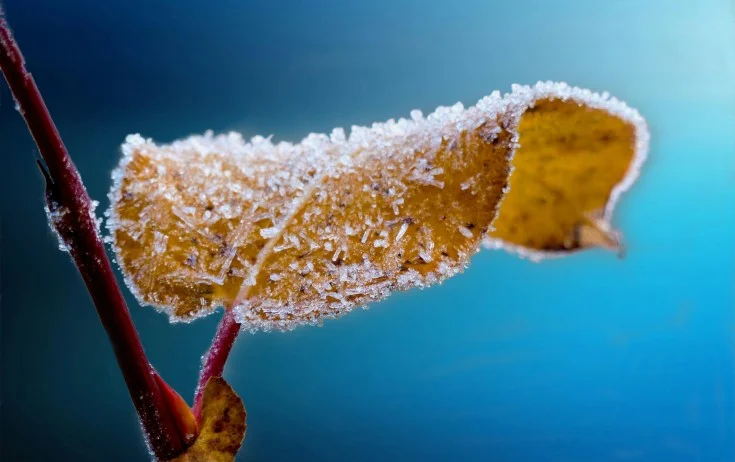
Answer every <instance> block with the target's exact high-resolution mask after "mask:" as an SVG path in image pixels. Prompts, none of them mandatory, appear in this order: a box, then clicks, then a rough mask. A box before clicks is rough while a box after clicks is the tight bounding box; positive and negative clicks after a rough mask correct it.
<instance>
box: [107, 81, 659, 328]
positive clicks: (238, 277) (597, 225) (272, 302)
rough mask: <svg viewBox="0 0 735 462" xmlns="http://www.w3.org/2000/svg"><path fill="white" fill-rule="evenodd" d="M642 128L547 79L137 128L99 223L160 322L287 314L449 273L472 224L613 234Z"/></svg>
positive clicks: (539, 247) (555, 233)
mask: <svg viewBox="0 0 735 462" xmlns="http://www.w3.org/2000/svg"><path fill="white" fill-rule="evenodd" d="M519 143H520V147H518V146H519ZM646 143H647V131H646V129H645V123H644V122H643V119H642V118H641V117H640V116H639V115H638V113H637V112H636V111H635V110H633V109H630V108H628V107H627V106H625V105H624V104H623V103H621V102H618V101H617V100H614V99H610V98H609V97H607V96H604V95H603V96H601V95H597V94H593V93H591V92H589V91H586V90H579V89H576V88H571V87H569V86H567V85H566V84H552V83H543V84H538V85H537V86H536V87H534V88H529V87H518V86H516V87H514V89H513V92H512V93H511V94H509V95H507V96H506V97H505V98H501V97H500V95H499V94H498V93H497V92H496V93H493V94H492V95H491V96H489V97H486V98H484V99H482V100H480V101H479V102H478V104H477V105H476V106H473V107H470V108H467V109H465V108H464V107H462V105H461V104H457V105H455V106H453V107H451V108H439V109H437V111H436V112H435V113H433V114H431V115H430V116H428V117H426V118H424V117H423V116H422V115H421V113H420V112H419V111H414V112H412V114H411V120H403V119H401V120H399V121H398V122H395V121H392V120H391V121H389V122H387V123H383V124H374V125H373V126H372V127H371V128H362V127H353V128H352V132H351V134H350V136H349V138H347V137H346V136H345V134H344V132H343V131H342V130H341V129H337V130H335V131H334V132H333V133H332V134H331V136H329V137H328V136H325V135H310V136H309V137H307V138H306V139H304V140H303V141H302V142H301V143H299V144H295V145H293V144H289V143H280V144H277V145H274V144H272V143H271V142H270V140H267V139H264V138H262V137H256V138H254V139H253V140H252V141H251V142H250V143H245V142H244V141H243V140H242V138H241V137H240V136H239V135H238V134H234V133H231V134H228V135H222V136H216V137H215V136H212V135H211V133H208V134H206V135H205V136H193V137H190V138H188V139H185V140H181V141H177V142H174V143H173V144H170V145H162V146H159V145H156V144H154V143H153V142H152V141H150V140H144V139H143V138H141V137H140V136H137V135H134V136H130V137H128V139H127V143H126V144H125V145H124V146H123V152H124V154H125V155H124V157H123V160H122V162H121V165H120V167H119V168H118V169H117V170H116V172H115V174H114V175H115V176H114V178H115V184H114V186H113V189H112V191H111V194H110V197H111V200H112V208H111V210H110V219H109V220H108V227H109V228H110V231H111V234H112V239H113V241H114V244H115V251H116V254H117V259H118V262H119V263H120V265H121V267H122V269H123V272H124V273H125V276H126V281H127V282H128V285H129V286H131V287H132V288H133V290H134V292H135V294H136V296H137V297H138V299H139V300H141V301H142V302H144V303H147V304H151V305H154V306H156V307H159V308H162V309H164V310H166V311H167V312H168V313H169V314H170V316H171V318H172V320H190V319H193V318H195V317H197V316H201V315H205V314H208V313H211V312H213V311H214V309H215V308H216V307H218V306H226V307H228V309H234V310H235V311H236V315H237V318H238V321H239V322H240V323H241V324H242V325H243V327H244V328H246V329H250V330H259V329H262V330H271V329H291V328H293V327H295V326H297V325H300V324H315V323H318V322H320V321H321V319H323V318H325V317H336V316H339V315H341V314H344V313H347V312H349V311H350V310H352V309H353V308H354V307H356V306H362V305H365V304H367V303H370V302H372V301H376V300H380V299H382V298H384V297H386V296H387V295H388V294H389V293H390V292H391V291H394V290H405V289H409V288H412V287H426V286H428V285H430V284H432V283H435V282H439V281H441V280H443V279H446V278H447V277H450V276H452V275H454V274H456V273H457V272H460V271H462V270H463V269H464V267H465V266H466V265H467V263H468V261H469V258H470V257H471V256H472V255H473V254H474V253H475V252H476V251H477V250H478V248H479V244H480V243H481V241H483V240H484V242H485V243H486V244H487V245H489V246H494V247H498V246H504V247H510V248H513V249H516V250H521V251H522V252H524V253H528V254H531V255H534V256H536V255H540V251H546V252H550V251H553V252H559V251H568V250H574V249H577V248H582V247H587V246H591V245H604V246H607V247H616V246H617V234H615V233H614V232H613V231H612V229H611V227H610V226H609V222H610V216H611V213H612V207H613V204H614V202H615V199H616V198H617V197H618V195H619V194H620V193H621V192H622V191H623V190H624V189H625V188H627V187H628V186H629V185H630V183H632V181H633V180H634V178H635V175H636V174H637V171H638V166H639V165H640V162H642V159H643V157H644V154H645V148H646ZM514 153H515V157H514V158H513V161H512V162H513V166H514V167H515V171H514V173H513V174H512V175H511V176H510V192H509V193H508V194H505V190H506V188H507V186H508V182H509V174H510V168H511V164H510V160H509V159H510V158H511V156H512V155H513V154H514ZM503 196H505V198H504V199H503ZM501 199H502V202H501ZM499 203H500V204H502V205H501V206H500V207H501V210H500V215H499V217H498V218H497V219H496V212H497V210H498V204H499ZM493 227H495V229H493Z"/></svg>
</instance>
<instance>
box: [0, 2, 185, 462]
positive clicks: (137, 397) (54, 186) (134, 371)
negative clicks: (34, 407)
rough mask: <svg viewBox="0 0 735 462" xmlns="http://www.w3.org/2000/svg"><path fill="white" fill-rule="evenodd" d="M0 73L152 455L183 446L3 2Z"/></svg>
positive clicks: (177, 420) (51, 213)
mask: <svg viewBox="0 0 735 462" xmlns="http://www.w3.org/2000/svg"><path fill="white" fill-rule="evenodd" d="M0 70H1V71H2V73H3V74H4V75H5V79H6V80H7V82H8V86H9V87H10V90H11V92H12V93H13V95H14V96H15V99H16V102H17V103H18V106H19V108H20V112H21V114H22V115H23V118H24V119H25V121H26V124H27V125H28V130H29V131H30V132H31V135H32V136H33V139H34V140H35V142H36V145H37V146H38V150H39V151H40V153H41V157H43V160H44V161H45V164H46V166H47V170H44V176H45V177H46V183H47V184H46V199H47V206H48V209H49V217H50V218H51V224H52V225H53V226H54V227H55V229H56V231H57V232H58V234H59V238H60V239H61V241H62V242H63V244H64V246H65V247H66V248H67V249H68V250H69V252H70V254H71V257H72V258H73V260H74V263H75V265H76V267H77V269H78V270H79V274H80V275H81V276H82V279H84V283H85V284H86V285H87V289H88V290H89V293H90V295H91V296H92V300H93V301H94V305H95V307H96V309H97V314H98V315H99V317H100V320H101V321H102V325H103V326H104V327H105V330H106V331H107V335H108V337H109V339H110V342H111V343H112V347H113V349H114V351H115V356H116V357H117V361H118V364H119V366H120V370H121V371H122V374H123V377H124V378H125V382H126V384H127V387H128V391H129V392H130V397H131V398H132V400H133V404H134V405H135V408H136V410H137V411H138V416H139V417H140V421H141V424H142V426H143V430H144V432H145V434H146V437H147V440H148V443H149V445H150V447H151V450H152V451H153V452H154V453H155V455H156V456H158V457H159V458H169V457H172V456H174V455H176V454H178V453H180V452H181V451H183V450H184V449H185V442H184V439H185V437H184V436H182V432H181V425H180V420H181V416H177V415H176V413H173V412H171V406H170V405H169V404H168V403H167V400H166V399H167V398H166V397H165V396H164V394H163V393H162V391H161V388H160V387H159V386H158V382H157V380H156V377H155V372H154V371H153V368H152V366H151V365H150V363H149V362H148V359H147V358H146V355H145V352H144V351H143V346H142V344H141V342H140V339H139V338H138V333H137V331H136V329H135V326H134V325H133V321H132V319H131V317H130V313H129V311H128V308H127V306H126V305H125V300H124V299H123V296H122V293H121V291H120V288H119V287H118V285H117V282H116V280H115V276H114V273H113V271H112V267H111V265H110V261H109V260H108V258H107V254H106V252H105V248H104V244H103V243H102V240H101V239H100V236H99V232H98V229H97V220H96V217H95V214H94V207H93V206H92V205H91V202H90V199H89V196H88V195H87V191H86V190H85V188H84V185H83V184H82V179H81V177H80V176H79V172H78V171H77V169H76V167H75V166H74V163H73V162H72V161H71V158H70V157H69V154H68V152H67V151H66V148H65V147H64V143H63V142H62V140H61V136H60V135H59V132H58V131H57V130H56V126H55V125H54V122H53V120H52V119H51V115H50V114H49V112H48V109H47V108H46V105H45V103H44V102H43V99H42V97H41V94H40V92H39V90H38V87H37V86H36V83H35V82H34V80H33V77H32V76H31V75H30V74H29V73H28V71H27V70H26V68H25V62H24V59H23V55H22V54H21V52H20V49H19V48H18V45H17V43H16V42H15V40H14V39H13V36H12V33H11V31H10V27H9V26H8V24H7V22H6V20H5V14H4V12H3V9H2V6H0ZM39 165H40V163H39Z"/></svg>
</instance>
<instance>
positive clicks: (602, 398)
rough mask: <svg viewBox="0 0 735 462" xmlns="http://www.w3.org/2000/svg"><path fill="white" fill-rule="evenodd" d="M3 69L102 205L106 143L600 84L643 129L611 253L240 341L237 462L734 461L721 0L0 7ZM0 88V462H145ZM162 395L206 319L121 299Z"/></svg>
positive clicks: (486, 266)
mask: <svg viewBox="0 0 735 462" xmlns="http://www.w3.org/2000/svg"><path fill="white" fill-rule="evenodd" d="M5 8H6V10H7V15H8V17H9V20H10V21H11V23H12V24H13V26H14V29H15V33H16V36H17V39H18V41H19V42H20V44H21V46H22V47H23V50H24V52H25V54H26V58H27V61H28V65H29V67H30V69H31V70H32V72H33V73H34V76H35V78H36V80H37V82H38V84H39V86H40V87H41V89H42V91H43V93H44V96H45V98H46V101H47V104H48V106H49V107H50V109H51V111H52V114H53V115H54V117H55V119H56V122H57V124H58V127H59V129H60V131H61V133H62V135H63V136H64V139H65V142H66V144H67V147H68V148H69V150H70V152H71V154H72V157H73V158H74V160H75V162H76V164H77V166H78V167H79V170H80V171H81V173H82V176H83V178H84V179H85V182H86V185H87V187H88V189H89V192H90V194H91V196H92V197H93V198H96V199H98V200H100V201H101V202H102V208H104V207H106V205H107V204H106V203H107V201H106V199H105V197H106V193H107V190H108V188H109V185H110V176H109V174H110V171H111V170H112V168H113V167H114V166H115V164H116V163H117V161H118V159H119V145H120V143H121V142H122V141H123V139H124V137H125V135H126V134H128V133H135V132H140V133H142V134H143V135H144V136H146V137H153V138H155V139H156V140H158V141H170V140H172V139H175V138H179V137H182V136H186V135H188V134H190V133H197V132H203V131H204V130H206V129H214V130H215V131H223V130H229V129H235V130H239V131H242V132H244V133H245V134H246V135H247V136H250V135H255V134H263V135H269V134H275V138H276V139H277V140H292V141H297V140H298V139H300V138H301V137H303V136H305V135H306V134H307V133H309V132H325V131H329V130H331V128H333V127H335V126H343V127H349V126H350V125H352V124H369V123H371V122H374V121H379V120H385V119H388V118H394V117H401V116H406V115H407V114H408V113H409V111H410V110H411V109H414V108H419V109H422V110H423V111H424V112H425V113H426V112H429V111H431V110H432V109H433V108H435V107H436V106H437V105H440V104H443V105H448V104H453V103H454V102H456V101H458V100H459V101H462V102H464V103H465V104H473V103H474V102H475V101H476V100H477V99H479V98H480V97H482V96H484V95H486V94H489V93H490V92H491V91H493V90H495V89H500V90H501V91H508V90H509V89H510V84H511V83H513V82H519V83H534V82H535V81H536V80H546V79H553V80H566V81H568V82H570V83H571V84H575V85H579V86H583V87H590V88H593V89H597V90H609V91H610V92H611V93H612V94H614V95H616V96H619V97H621V98H623V99H626V100H627V101H628V102H629V103H630V104H631V105H632V106H635V107H637V108H639V109H640V110H641V112H642V113H643V115H644V116H646V117H647V118H648V120H649V123H650V125H651V129H652V133H653V139H652V151H651V159H650V161H649V163H648V164H647V166H646V169H645V171H644V172H643V176H642V178H641V180H640V182H639V183H638V184H637V185H636V186H635V187H634V189H633V190H632V191H631V192H630V193H629V194H627V195H626V196H625V197H624V199H623V201H622V202H621V205H620V208H619V210H618V213H617V214H616V220H615V225H616V226H618V227H620V228H621V229H622V230H623V231H624V232H625V235H626V242H627V244H628V256H627V257H626V259H625V260H622V261H620V260H617V259H615V258H614V256H612V255H610V254H606V253H604V252H590V253H586V254H582V255H576V256H574V257H571V258H568V259H564V260H555V261H548V262H544V263H543V264H533V263H530V262H528V261H523V260H519V259H518V258H516V257H514V256H511V255H506V254H504V253H501V252H489V251H486V252H483V253H481V254H479V255H478V256H476V257H475V258H474V260H473V263H472V265H471V266H470V268H469V269H468V270H467V271H466V273H465V274H464V275H461V276H458V277H456V278H454V279H451V280H450V281H448V282H447V283H445V284H443V285H442V286H439V287H434V288H431V289H429V290H426V291H414V292H409V293H405V294H397V295H394V296H393V297H391V298H390V299H388V300H387V301H385V302H383V303H379V304H376V305H375V306H373V307H371V309H370V310H367V311H362V310H361V311H358V312H355V313H352V314H350V315H348V316H346V317H344V318H343V319H340V320H338V321H331V322H327V323H326V324H325V326H324V327H322V328H303V329H299V330H296V331H294V332H292V333H288V334H257V335H248V334H245V335H242V336H241V338H240V340H239V342H238V344H237V345H236V347H235V351H234V353H233V355H232V358H231V362H230V363H229V366H228V369H227V371H226V375H227V378H228V380H229V381H230V382H231V383H232V384H233V386H234V387H235V389H236V390H238V391H239V392H240V393H241V395H242V397H243V399H244V400H245V403H246V406H247V409H248V413H249V416H248V425H249V427H248V436H247V439H246V441H245V445H244V447H243V450H242V451H241V457H240V460H247V461H251V462H255V461H273V462H278V461H312V460H313V461H378V460H379V461H406V460H422V461H444V460H455V461H499V462H511V461H513V462H515V461H520V462H525V461H529V462H537V461H542V462H543V461H549V462H591V461H595V462H606V461H666V462H679V461H704V462H720V461H731V460H733V458H734V457H735V443H734V442H733V441H734V440H733V437H732V435H734V434H735V417H734V416H735V360H734V356H733V351H735V350H734V348H733V347H734V345H735V343H734V342H733V341H734V340H735V336H734V334H735V330H734V329H735V319H734V316H733V308H735V290H733V280H735V240H734V239H733V236H735V207H732V204H733V203H735V134H734V133H735V131H734V130H733V128H735V86H734V85H733V82H735V26H734V25H735V22H734V20H735V17H733V10H732V5H731V4H729V3H728V2H727V1H726V0H707V1H701V2H690V3H688V4H687V5H684V3H682V4H681V5H679V4H677V6H676V7H673V6H672V4H671V3H670V2H669V1H667V0H645V1H624V0H619V1H609V2H594V1H589V0H584V1H583V0H570V1H554V2H552V1H548V0H522V1H517V2H492V1H480V0H477V1H457V2H439V1H418V0H413V1H408V0H404V1H389V0H376V1H371V2H342V1H336V0H335V1H325V0H320V1H312V2H297V1H294V0H291V1H272V2H242V1H234V0H229V1H221V2H204V1H195V0H185V1H177V2H169V1H164V0H156V1H141V0H136V1H120V0H118V1H100V2H89V1H82V0H65V1H63V2H60V1H56V0H6V1H5ZM35 155H36V151H35V147H34V145H33V142H32V140H31V139H30V137H29V136H28V135H27V132H26V131H25V127H24V124H23V121H22V119H21V118H20V117H19V116H18V114H17V113H16V112H15V111H14V110H13V102H12V99H11V97H10V95H9V92H8V91H7V88H6V86H5V85H4V83H3V84H0V194H1V195H2V201H1V204H2V223H1V226H2V229H1V232H2V235H1V239H2V240H1V245H2V249H1V250H2V261H1V266H0V270H1V274H2V300H1V301H2V319H1V323H2V344H1V348H2V350H1V354H2V358H1V359H2V370H1V374H0V376H1V378H0V383H1V385H2V389H1V392H2V407H1V408H0V425H1V431H2V433H1V435H0V444H1V446H0V458H1V459H2V460H3V462H4V461H45V460H71V461H80V462H81V461H99V460H109V461H131V460H146V458H147V452H146V448H145V446H144V445H143V443H142V440H141V438H140V430H139V428H138V425H137V421H136V417H135V413H134V410H133V407H132V406H131V404H130V401H129V399H128V397H127V390H126V388H125V385H124V383H123V381H122V378H121V376H120V373H119V371H118V369H117V366H116V364H115V361H114V357H113V355H112V351H111V349H110V347H109V344H108V342H107V339H106V337H105V334H104V331H103V329H102V328H101V326H100V324H99V321H98V319H97V317H96V314H95V312H94V309H93V307H92V305H91V303H90V300H89V298H88V295H87V294H86V292H85V290H84V288H83V285H82V283H81V281H80V280H79V278H78V276H77V274H76V272H75V271H74V269H73V267H72V265H71V262H70V260H69V258H68V256H67V255H65V254H62V253H60V252H58V251H57V250H56V242H55V239H54V237H53V236H52V235H51V232H50V231H49V230H48V228H47V226H46V223H45V216H44V213H43V210H42V180H41V177H40V175H39V174H38V172H37V171H36V169H35V166H34V164H33V159H34V156H35ZM128 300H129V303H130V307H131V311H132V313H133V317H134V319H135V322H136V325H137V326H138V327H139V330H140V333H141V336H142V338H143V341H144V344H145V345H146V349H147V352H148V354H149V356H150V358H151V361H152V362H153V364H155V366H156V367H157V368H158V370H159V371H160V372H161V374H162V375H163V376H164V377H165V378H166V380H168V381H169V382H170V383H171V384H172V385H173V386H174V387H175V388H176V389H178V390H180V391H181V392H182V394H184V395H185V396H188V391H189V390H193V387H194V384H195V382H196V376H197V373H198V366H199V356H200V355H201V354H202V353H203V352H204V351H205V349H206V348H207V346H208V344H209V341H210V339H211V335H212V334H213V331H214V328H215V325H216V322H217V319H216V317H217V316H213V317H210V318H206V319H203V320H199V321H197V322H195V323H193V324H191V325H173V326H172V325H169V324H168V321H167V319H166V318H165V317H164V316H163V315H160V314H157V313H155V312H154V311H153V310H152V309H149V308H140V307H139V306H138V305H137V303H136V302H135V300H134V299H133V298H132V297H130V296H129V297H128Z"/></svg>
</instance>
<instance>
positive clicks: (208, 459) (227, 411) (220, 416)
mask: <svg viewBox="0 0 735 462" xmlns="http://www.w3.org/2000/svg"><path fill="white" fill-rule="evenodd" d="M246 417H247V414H246V412H245V406H243V404H242V400H241V399H240V397H239V396H237V393H235V391H234V390H233V389H232V387H231V386H230V385H229V384H228V383H227V382H226V381H225V379H223V378H222V377H212V378H211V379H209V381H208V382H207V385H206V387H205V388H204V393H203V394H202V413H201V421H200V422H199V436H197V439H196V440H195V441H194V444H193V445H192V446H191V447H189V449H187V451H186V453H185V454H182V455H180V456H178V457H177V458H175V459H173V461H172V462H231V461H233V460H235V455H236V454H237V451H238V450H239V449H240V446H241V445H242V441H243V439H244V438H245V428H246V424H245V418H246Z"/></svg>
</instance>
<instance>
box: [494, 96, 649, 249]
mask: <svg viewBox="0 0 735 462" xmlns="http://www.w3.org/2000/svg"><path fill="white" fill-rule="evenodd" d="M514 90H515V91H514V96H513V97H512V98H510V100H511V106H510V108H509V113H510V114H511V119H510V122H509V123H510V124H511V125H517V132H518V143H519V147H518V148H517V149H516V151H515V154H514V157H513V160H512V165H513V172H512V174H511V177H510V190H509V192H508V193H507V194H506V196H505V197H504V198H503V200H502V202H501V205H500V208H499V210H498V217H497V219H496V220H495V222H494V223H493V225H494V228H495V229H494V230H493V231H491V232H490V233H489V234H488V236H489V239H488V241H487V242H486V244H489V245H490V246H495V247H507V248H511V249H514V250H517V251H519V252H521V253H522V254H526V255H529V256H531V257H532V258H540V257H543V256H545V255H554V254H556V255H560V254H564V253H568V252H570V251H574V250H579V249H584V248H589V247H604V248H608V249H613V250H617V251H619V252H620V251H622V248H621V244H620V241H619V236H618V233H617V232H615V231H614V230H613V229H612V226H611V225H610V220H611V218H612V212H613V208H614V206H615V202H616V200H617V198H618V197H619V195H620V194H621V193H622V192H623V191H624V190H625V189H627V188H628V187H629V186H630V185H631V184H632V182H633V181H634V179H635V178H636V176H637V175H638V171H639V168H640V165H641V163H642V162H643V160H644V158H645V155H646V150H647V145H648V130H647V128H646V124H645V122H644V121H643V119H642V118H641V116H640V115H639V114H638V113H637V112H636V111H635V110H632V109H630V108H628V107H626V106H625V105H624V104H623V103H620V102H619V101H617V100H614V99H612V100H611V99H607V98H605V97H603V96H600V95H595V94H592V93H590V92H587V91H584V90H579V89H572V88H569V87H565V86H560V85H548V84H546V85H544V84H541V85H537V86H536V88H534V89H530V88H528V87H518V88H515V89H514Z"/></svg>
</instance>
